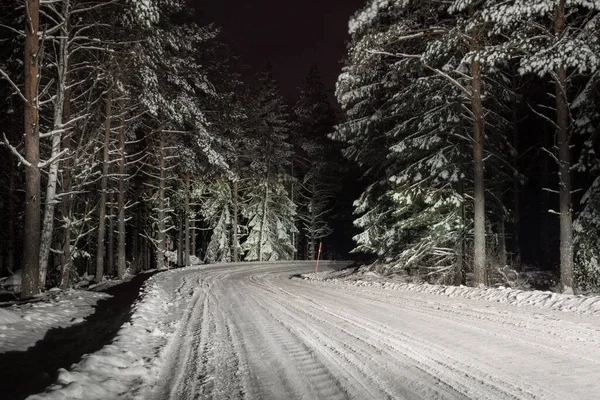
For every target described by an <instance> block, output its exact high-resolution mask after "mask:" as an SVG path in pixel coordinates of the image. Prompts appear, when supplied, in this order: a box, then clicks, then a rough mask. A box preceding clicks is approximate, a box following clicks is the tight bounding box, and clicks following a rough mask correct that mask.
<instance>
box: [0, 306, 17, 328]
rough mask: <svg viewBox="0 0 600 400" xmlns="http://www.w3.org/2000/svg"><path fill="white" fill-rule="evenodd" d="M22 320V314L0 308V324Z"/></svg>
mask: <svg viewBox="0 0 600 400" xmlns="http://www.w3.org/2000/svg"><path fill="white" fill-rule="evenodd" d="M18 322H21V316H20V315H19V314H17V313H16V312H14V311H10V310H6V309H4V308H0V326H2V325H8V324H15V323H18Z"/></svg>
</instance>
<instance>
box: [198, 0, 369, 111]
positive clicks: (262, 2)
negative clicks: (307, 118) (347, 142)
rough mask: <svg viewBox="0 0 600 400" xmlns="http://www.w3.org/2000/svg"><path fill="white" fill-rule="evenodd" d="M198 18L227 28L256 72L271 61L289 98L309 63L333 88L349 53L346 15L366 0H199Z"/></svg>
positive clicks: (225, 33) (230, 41)
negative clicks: (347, 48) (342, 61)
mask: <svg viewBox="0 0 600 400" xmlns="http://www.w3.org/2000/svg"><path fill="white" fill-rule="evenodd" d="M195 2H196V4H197V5H196V16H197V20H198V21H199V22H200V23H207V22H214V23H215V24H217V25H218V26H221V27H222V28H223V33H222V38H223V39H224V41H225V42H226V43H228V44H232V45H233V48H234V50H235V51H236V52H237V53H238V54H240V55H241V56H242V58H243V61H244V62H245V63H246V64H248V66H249V67H250V70H251V71H252V72H258V71H260V70H262V69H263V68H264V67H265V65H266V63H267V61H270V62H271V63H272V65H273V72H274V75H275V78H276V79H277V80H278V81H279V83H280V84H281V86H282V89H283V92H284V95H285V97H286V98H288V99H291V98H293V97H295V96H296V88H297V87H299V86H300V85H301V83H302V81H303V79H304V77H305V76H306V73H307V72H308V69H309V68H310V66H311V65H313V64H317V65H318V66H319V69H320V70H321V73H322V75H323V79H324V81H325V85H326V86H327V88H328V89H329V90H331V91H333V90H334V88H335V81H336V79H337V76H338V74H339V72H340V70H341V60H342V58H343V57H344V56H345V54H346V41H347V40H348V19H349V17H350V16H351V15H352V14H353V13H354V12H355V11H356V10H358V9H359V8H361V7H362V6H363V5H364V3H365V0H255V1H243V0H217V1H214V0H213V1H206V0H195Z"/></svg>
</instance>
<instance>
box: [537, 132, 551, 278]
mask: <svg viewBox="0 0 600 400" xmlns="http://www.w3.org/2000/svg"><path fill="white" fill-rule="evenodd" d="M542 135H543V137H542V143H543V145H544V147H545V148H546V149H548V151H550V150H551V149H552V146H553V135H551V132H550V129H549V127H548V125H547V124H545V125H544V130H543V131H542ZM538 158H539V162H540V170H541V176H540V180H539V184H540V192H541V201H540V229H539V234H540V252H541V253H540V255H539V259H540V261H541V262H542V263H543V265H544V267H545V268H547V267H548V266H549V265H550V264H551V262H552V258H551V254H552V252H551V251H552V250H551V244H550V234H549V232H550V215H549V213H548V209H549V208H551V207H550V205H549V204H550V194H549V193H548V191H546V190H544V189H546V188H548V187H549V183H550V159H549V157H548V155H547V154H544V153H542V154H540V155H539V156H538Z"/></svg>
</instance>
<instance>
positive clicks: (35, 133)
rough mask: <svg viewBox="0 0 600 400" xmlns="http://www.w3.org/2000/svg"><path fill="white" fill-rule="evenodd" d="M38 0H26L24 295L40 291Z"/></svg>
mask: <svg viewBox="0 0 600 400" xmlns="http://www.w3.org/2000/svg"><path fill="white" fill-rule="evenodd" d="M39 7H40V2H39V0H25V54H24V68H25V93H24V94H25V99H26V101H27V102H26V104H25V118H24V128H25V159H26V160H27V162H28V163H29V164H30V165H29V166H27V169H26V173H25V181H26V184H25V221H24V227H23V228H24V237H23V243H24V248H23V252H24V256H23V281H22V286H21V297H22V298H28V297H31V296H35V295H36V294H38V293H39V292H40V197H41V191H40V167H39V164H40V135H39V133H40V132H39V99H38V97H37V96H38V95H37V93H38V80H39V54H38V53H39V38H38V33H39V14H40V9H39Z"/></svg>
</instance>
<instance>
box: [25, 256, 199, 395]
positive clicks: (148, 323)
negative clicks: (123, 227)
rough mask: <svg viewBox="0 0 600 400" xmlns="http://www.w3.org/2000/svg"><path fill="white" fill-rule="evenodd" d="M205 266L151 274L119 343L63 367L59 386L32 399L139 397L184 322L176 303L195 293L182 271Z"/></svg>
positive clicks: (155, 373)
mask: <svg viewBox="0 0 600 400" xmlns="http://www.w3.org/2000/svg"><path fill="white" fill-rule="evenodd" d="M201 268H204V266H201V267H189V268H181V269H176V270H171V271H165V272H162V273H158V274H156V275H154V276H152V277H150V278H149V279H148V280H147V281H146V282H145V283H144V286H143V287H142V290H141V291H140V296H139V298H138V300H137V301H136V303H135V305H134V307H133V314H132V317H131V321H130V322H128V323H125V324H124V325H123V326H122V327H121V329H120V330H119V332H118V333H117V335H116V337H115V339H114V340H113V342H112V343H111V344H109V345H106V346H104V347H103V348H102V349H100V350H99V351H97V352H95V353H93V354H88V355H85V356H84V357H83V359H82V361H80V362H79V363H77V364H73V365H72V366H71V368H70V370H66V369H62V368H61V369H60V370H59V375H58V379H57V382H56V383H55V384H54V385H52V386H50V387H49V388H48V389H47V390H46V392H44V393H40V394H37V395H33V396H30V397H28V399H30V400H37V399H61V400H64V399H86V400H92V399H114V398H123V399H133V398H139V397H140V391H141V390H142V389H143V388H144V387H146V386H148V384H150V383H151V382H153V381H155V380H156V379H158V368H159V363H160V362H161V359H160V354H161V349H163V348H164V346H165V344H166V342H167V338H168V336H169V335H170V334H172V333H173V332H174V331H175V329H176V327H177V323H178V322H177V318H176V315H175V314H176V312H175V310H174V307H175V306H181V305H185V304H186V302H187V300H188V299H190V298H191V293H190V292H189V290H190V288H189V287H188V288H186V290H183V289H182V288H183V286H180V285H181V281H182V278H181V275H182V274H185V273H188V272H189V271H190V270H195V269H201ZM194 286H195V285H194ZM192 287H193V286H192ZM193 290H195V288H193Z"/></svg>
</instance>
